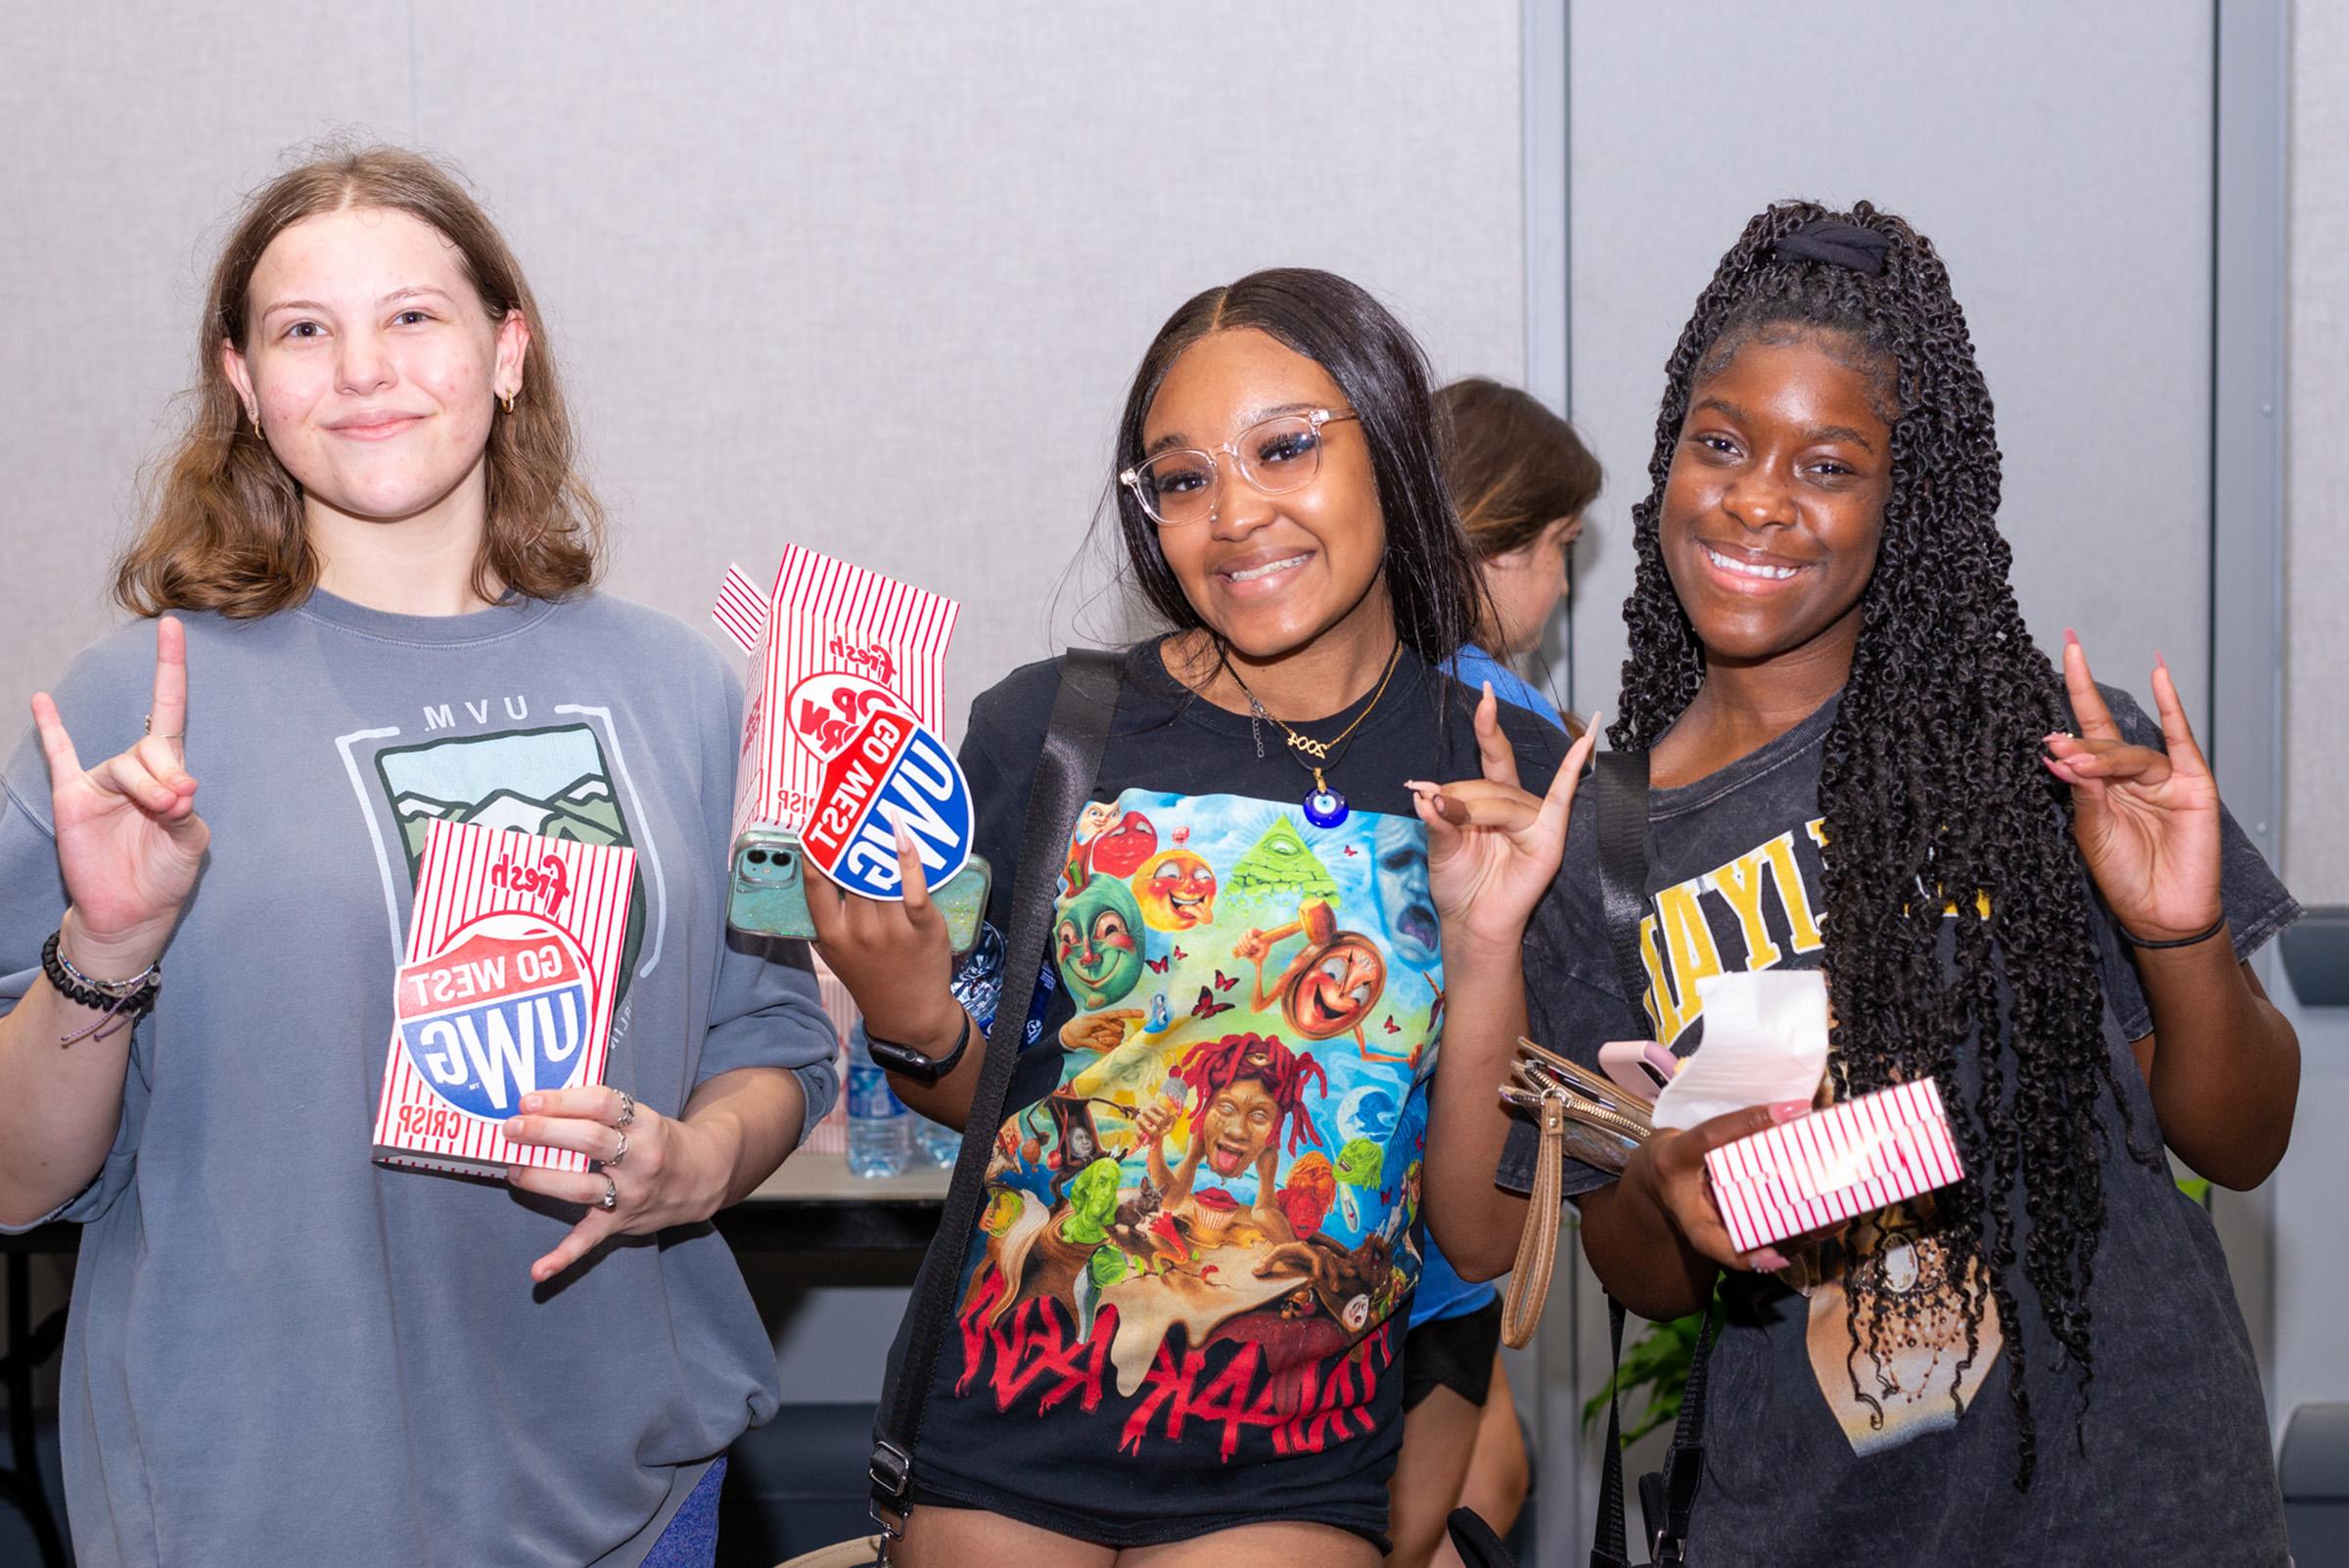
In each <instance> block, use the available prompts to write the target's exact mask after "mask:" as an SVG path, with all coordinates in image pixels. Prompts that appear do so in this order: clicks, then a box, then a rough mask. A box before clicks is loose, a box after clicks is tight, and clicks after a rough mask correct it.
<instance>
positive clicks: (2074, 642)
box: [2063, 626, 2080, 648]
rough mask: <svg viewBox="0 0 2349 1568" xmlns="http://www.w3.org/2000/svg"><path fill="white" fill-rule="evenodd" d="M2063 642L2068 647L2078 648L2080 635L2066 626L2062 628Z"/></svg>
mask: <svg viewBox="0 0 2349 1568" xmlns="http://www.w3.org/2000/svg"><path fill="white" fill-rule="evenodd" d="M2063 640H2064V642H2065V643H2066V644H2068V645H2069V646H2071V647H2074V648H2077V647H2079V646H2080V633H2078V632H2077V631H2074V630H2073V629H2072V628H2071V627H2069V626H2066V627H2064V628H2063Z"/></svg>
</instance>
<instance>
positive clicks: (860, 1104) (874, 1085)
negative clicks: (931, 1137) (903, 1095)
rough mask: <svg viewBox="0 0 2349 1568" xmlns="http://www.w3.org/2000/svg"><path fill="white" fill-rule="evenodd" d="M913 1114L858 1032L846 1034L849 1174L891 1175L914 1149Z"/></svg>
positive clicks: (900, 1167)
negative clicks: (847, 1036)
mask: <svg viewBox="0 0 2349 1568" xmlns="http://www.w3.org/2000/svg"><path fill="white" fill-rule="evenodd" d="M914 1120H915V1117H914V1115H913V1113H912V1112H911V1111H908V1110H907V1109H905V1102H904V1101H903V1100H900V1099H898V1095H897V1090H895V1089H893V1088H891V1087H890V1086H889V1075H888V1074H887V1073H884V1072H883V1071H882V1070H881V1068H880V1066H879V1065H878V1064H877V1063H875V1062H874V1060H873V1057H872V1053H871V1052H870V1051H868V1050H866V1049H865V1048H864V1037H863V1035H862V1034H861V1033H857V1034H852V1035H851V1036H850V1037H849V1174H850V1175H851V1176H897V1175H898V1174H900V1173H901V1172H903V1171H904V1169H905V1164H906V1161H907V1160H908V1159H910V1158H911V1156H912V1153H913V1147H912V1139H913V1130H912V1123H913V1122H914Z"/></svg>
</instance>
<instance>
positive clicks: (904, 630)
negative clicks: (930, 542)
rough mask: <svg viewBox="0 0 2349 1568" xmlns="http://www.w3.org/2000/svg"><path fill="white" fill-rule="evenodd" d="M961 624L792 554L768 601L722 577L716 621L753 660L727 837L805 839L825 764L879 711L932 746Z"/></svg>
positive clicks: (858, 574)
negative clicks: (755, 827) (777, 831)
mask: <svg viewBox="0 0 2349 1568" xmlns="http://www.w3.org/2000/svg"><path fill="white" fill-rule="evenodd" d="M960 613H961V606H960V605H958V604H956V603H955V602H954V601H953V600H951V599H947V598H944V597H942V596H940V595H938V594H935V593H929V592H926V591H924V590H923V589H920V588H916V587H912V586H909V585H908V584H906V583H902V582H898V581H896V580H895V579H893V578H890V577H885V576H881V575H880V574H879V573H877V572H868V571H866V570H865V569H864V568H862V567H859V566H853V565H851V564H850V563H849V562H846V561H836V560H834V559H833V558H832V557H830V556H827V555H819V554H817V553H816V552H815V551H813V550H809V549H806V548H803V547H802V546H800V545H797V544H793V545H787V546H785V547H784V550H783V564H782V565H781V567H780V568H778V569H777V570H776V573H775V583H774V587H773V588H772V589H771V590H770V591H768V592H767V593H766V594H764V595H761V594H760V592H759V590H758V589H757V588H756V587H754V586H753V585H752V582H751V579H750V578H749V577H748V576H745V575H744V574H743V573H742V571H741V570H740V569H739V568H733V569H729V570H728V571H727V573H726V580H725V583H724V586H723V587H722V588H721V589H720V590H719V592H718V597H717V604H716V606H715V608H714V610H713V612H712V614H713V615H714V617H715V618H716V620H717V623H718V624H719V625H721V626H723V627H724V628H725V630H726V632H727V634H728V635H730V636H731V637H733V638H734V640H735V641H736V642H738V643H739V644H741V646H742V648H743V650H744V651H745V652H746V653H748V654H749V655H750V656H751V681H750V687H751V702H750V708H749V710H748V712H747V714H746V715H745V716H744V719H743V726H742V763H741V769H740V772H739V775H738V778H737V783H736V790H735V803H734V836H735V837H736V838H738V839H739V838H740V837H741V836H742V832H743V830H744V829H745V828H747V827H749V826H750V825H751V824H753V823H765V824H772V825H776V826H781V827H787V828H794V829H798V828H803V827H805V826H806V823H807V820H808V818H809V817H811V816H812V815H814V813H815V810H816V807H817V806H818V804H819V800H820V797H821V795H822V792H823V789H824V784H825V777H824V774H825V765H826V763H827V762H828V761H831V760H832V759H833V758H835V757H837V756H839V755H840V754H841V753H842V752H843V751H844V750H845V749H846V748H847V747H848V745H849V743H850V741H851V739H852V737H853V736H855V735H856V734H857V733H858V732H859V731H861V730H862V729H863V728H864V727H865V725H866V723H867V721H868V720H869V718H870V717H871V716H872V715H873V713H874V712H875V710H876V709H889V708H895V709H896V710H898V712H900V713H904V714H909V715H912V716H913V718H914V720H915V721H916V722H917V723H919V724H921V725H922V726H923V727H925V728H926V729H928V730H930V731H931V732H932V734H933V735H935V734H936V733H937V732H938V730H939V728H940V711H941V709H942V707H943V706H944V697H945V664H946V643H947V641H948V640H949V639H950V638H951V637H952V636H953V634H954V620H955V617H956V616H958V615H959V614H960Z"/></svg>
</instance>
